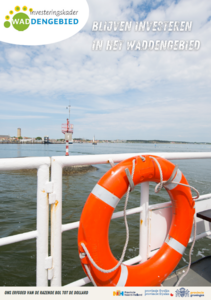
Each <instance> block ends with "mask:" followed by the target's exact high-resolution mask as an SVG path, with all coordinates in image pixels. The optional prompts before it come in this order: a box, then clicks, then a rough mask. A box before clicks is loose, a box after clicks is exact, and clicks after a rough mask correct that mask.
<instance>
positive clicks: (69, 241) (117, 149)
mask: <svg viewBox="0 0 211 300" xmlns="http://www.w3.org/2000/svg"><path fill="white" fill-rule="evenodd" d="M69 149H70V155H92V154H105V153H136V152H145V153H146V152H172V151H173V152H183V151H185V152H187V151H189V152H192V151H197V152H199V151H202V152H204V151H205V152H208V151H210V146H208V145H189V144H188V145H175V144H165V145H164V144H162V145H161V144H156V145H154V144H98V145H97V146H93V145H91V144H73V145H69ZM64 154H65V145H61V144H58V145H57V144H56V145H35V144H29V145H24V144H20V145H19V144H15V145H12V144H0V157H1V158H6V157H7V158H8V157H25V156H58V155H59V156H61V155H64ZM0 163H1V162H0ZM174 163H177V164H178V165H179V168H180V169H181V171H182V172H183V173H184V174H185V176H186V178H187V180H188V181H189V183H190V184H191V185H193V186H194V187H196V188H197V189H198V190H199V192H200V193H201V194H205V193H209V192H210V160H187V161H177V162H176V161H174ZM97 167H98V170H94V171H92V172H89V173H85V174H74V175H72V176H63V207H62V219H63V224H67V223H70V222H74V221H78V220H79V219H80V215H81V211H82V209H83V205H84V203H85V201H86V199H87V197H88V195H89V193H90V192H91V190H92V188H93V186H94V185H95V184H96V183H97V182H98V180H99V179H100V178H101V177H102V176H103V174H104V173H105V172H106V171H107V170H108V169H109V168H110V165H98V166H97ZM154 186H155V185H154V184H153V183H150V204H153V203H159V202H163V201H169V197H168V194H167V193H166V192H165V191H164V190H162V191H161V192H160V193H159V194H156V195H155V193H154ZM139 201H140V187H139V186H137V187H136V188H135V190H134V191H133V193H131V194H130V198H129V203H128V208H132V207H136V206H138V205H139ZM123 207H124V199H122V200H121V201H120V203H119V204H118V207H117V209H116V210H122V209H123ZM0 216H1V218H0V237H5V236H9V235H14V234H19V233H23V232H26V231H31V230H36V173H34V174H33V173H32V174H27V175H24V174H18V173H15V172H14V173H11V172H9V173H8V172H2V173H0ZM128 223H129V228H130V240H129V245H128V249H127V252H126V256H125V259H129V258H132V257H134V256H136V255H138V234H139V215H138V214H137V215H133V216H128ZM158 226H159V224H158ZM117 232H118V233H119V234H118V235H117V234H116V233H117ZM109 240H110V246H111V250H112V252H113V254H114V255H115V257H116V258H117V259H119V258H120V255H121V252H122V247H123V245H124V242H125V225H124V222H123V219H122V218H120V219H115V220H112V221H111V224H110V231H109ZM210 246H211V242H210V240H208V239H203V240H200V241H197V242H196V246H195V247H194V255H193V260H197V259H199V258H200V257H201V256H203V255H204V256H206V255H209V254H210V250H209V249H210ZM188 252H189V247H188V248H187V250H186V252H185V254H184V257H183V259H182V260H181V262H180V264H179V267H181V266H183V265H186V264H187V261H188ZM0 269H1V272H0V286H4V285H5V286H35V285H36V243H35V240H29V241H24V242H19V243H15V244H11V245H7V246H3V247H0ZM62 270H63V271H62V284H63V285H65V284H68V283H70V282H71V281H73V280H77V279H79V278H81V277H84V276H85V275H84V272H83V270H82V267H81V264H80V261H79V258H78V252H77V230H76V229H75V230H72V231H69V232H64V233H63V235H62Z"/></svg>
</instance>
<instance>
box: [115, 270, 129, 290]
mask: <svg viewBox="0 0 211 300" xmlns="http://www.w3.org/2000/svg"><path fill="white" fill-rule="evenodd" d="M127 277H128V269H127V266H125V265H121V275H120V277H119V281H118V282H117V285H116V286H125V284H126V282H127Z"/></svg>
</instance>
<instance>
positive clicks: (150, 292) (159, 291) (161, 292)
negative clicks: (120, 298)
mask: <svg viewBox="0 0 211 300" xmlns="http://www.w3.org/2000/svg"><path fill="white" fill-rule="evenodd" d="M169 295H170V290H167V289H164V290H163V289H150V290H145V296H169ZM172 296H173V294H172Z"/></svg>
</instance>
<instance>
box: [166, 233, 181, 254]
mask: <svg viewBox="0 0 211 300" xmlns="http://www.w3.org/2000/svg"><path fill="white" fill-rule="evenodd" d="M165 242H166V244H168V245H169V246H170V247H171V248H173V249H174V250H176V251H177V252H178V253H180V254H181V255H183V253H184V252H185V249H186V247H185V246H184V245H183V244H181V243H180V242H178V241H177V240H175V239H174V238H172V237H171V238H170V239H169V238H168V237H167V239H166V241H165Z"/></svg>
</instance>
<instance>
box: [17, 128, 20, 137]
mask: <svg viewBox="0 0 211 300" xmlns="http://www.w3.org/2000/svg"><path fill="white" fill-rule="evenodd" d="M20 136H21V128H18V129H17V137H20Z"/></svg>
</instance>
